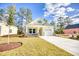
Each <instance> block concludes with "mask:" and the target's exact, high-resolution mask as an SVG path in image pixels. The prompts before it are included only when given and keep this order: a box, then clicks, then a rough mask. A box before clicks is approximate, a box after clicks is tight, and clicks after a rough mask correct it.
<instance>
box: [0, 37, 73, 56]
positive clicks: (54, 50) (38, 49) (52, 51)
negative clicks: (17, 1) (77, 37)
mask: <svg viewBox="0 0 79 59" xmlns="http://www.w3.org/2000/svg"><path fill="white" fill-rule="evenodd" d="M6 42H7V37H0V44H1V43H6ZM10 42H22V43H23V45H22V46H21V47H19V48H16V49H13V50H9V51H4V52H0V55H1V56H9V55H10V56H71V55H72V54H70V53H68V52H66V51H64V50H62V49H60V48H58V47H56V46H55V45H52V44H51V43H49V42H47V41H45V40H43V39H40V38H39V37H27V38H23V37H21V38H19V37H10Z"/></svg>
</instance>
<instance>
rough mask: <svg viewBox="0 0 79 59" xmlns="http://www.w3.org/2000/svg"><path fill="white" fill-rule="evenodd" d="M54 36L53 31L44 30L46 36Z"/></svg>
mask: <svg viewBox="0 0 79 59" xmlns="http://www.w3.org/2000/svg"><path fill="white" fill-rule="evenodd" d="M51 35H52V30H51V29H45V30H44V36H51Z"/></svg>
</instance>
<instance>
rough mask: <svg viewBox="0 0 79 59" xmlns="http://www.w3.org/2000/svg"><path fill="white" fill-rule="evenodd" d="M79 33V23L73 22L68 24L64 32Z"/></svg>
mask: <svg viewBox="0 0 79 59" xmlns="http://www.w3.org/2000/svg"><path fill="white" fill-rule="evenodd" d="M77 33H79V24H72V25H68V26H66V28H65V30H64V34H77Z"/></svg>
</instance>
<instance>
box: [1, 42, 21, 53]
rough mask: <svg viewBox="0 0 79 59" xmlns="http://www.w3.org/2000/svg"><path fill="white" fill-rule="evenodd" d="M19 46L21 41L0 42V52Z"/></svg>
mask: <svg viewBox="0 0 79 59" xmlns="http://www.w3.org/2000/svg"><path fill="white" fill-rule="evenodd" d="M20 46H22V43H21V42H10V43H9V44H8V43H2V44H0V52H3V51H8V50H12V49H15V48H18V47H20Z"/></svg>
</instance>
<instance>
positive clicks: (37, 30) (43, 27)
mask: <svg viewBox="0 0 79 59" xmlns="http://www.w3.org/2000/svg"><path fill="white" fill-rule="evenodd" d="M53 31H54V30H53V26H51V25H50V24H48V23H46V22H45V20H43V19H42V18H38V19H36V20H34V21H32V22H31V23H29V24H27V25H26V30H25V34H26V35H32V36H33V35H38V36H52V35H53Z"/></svg>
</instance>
